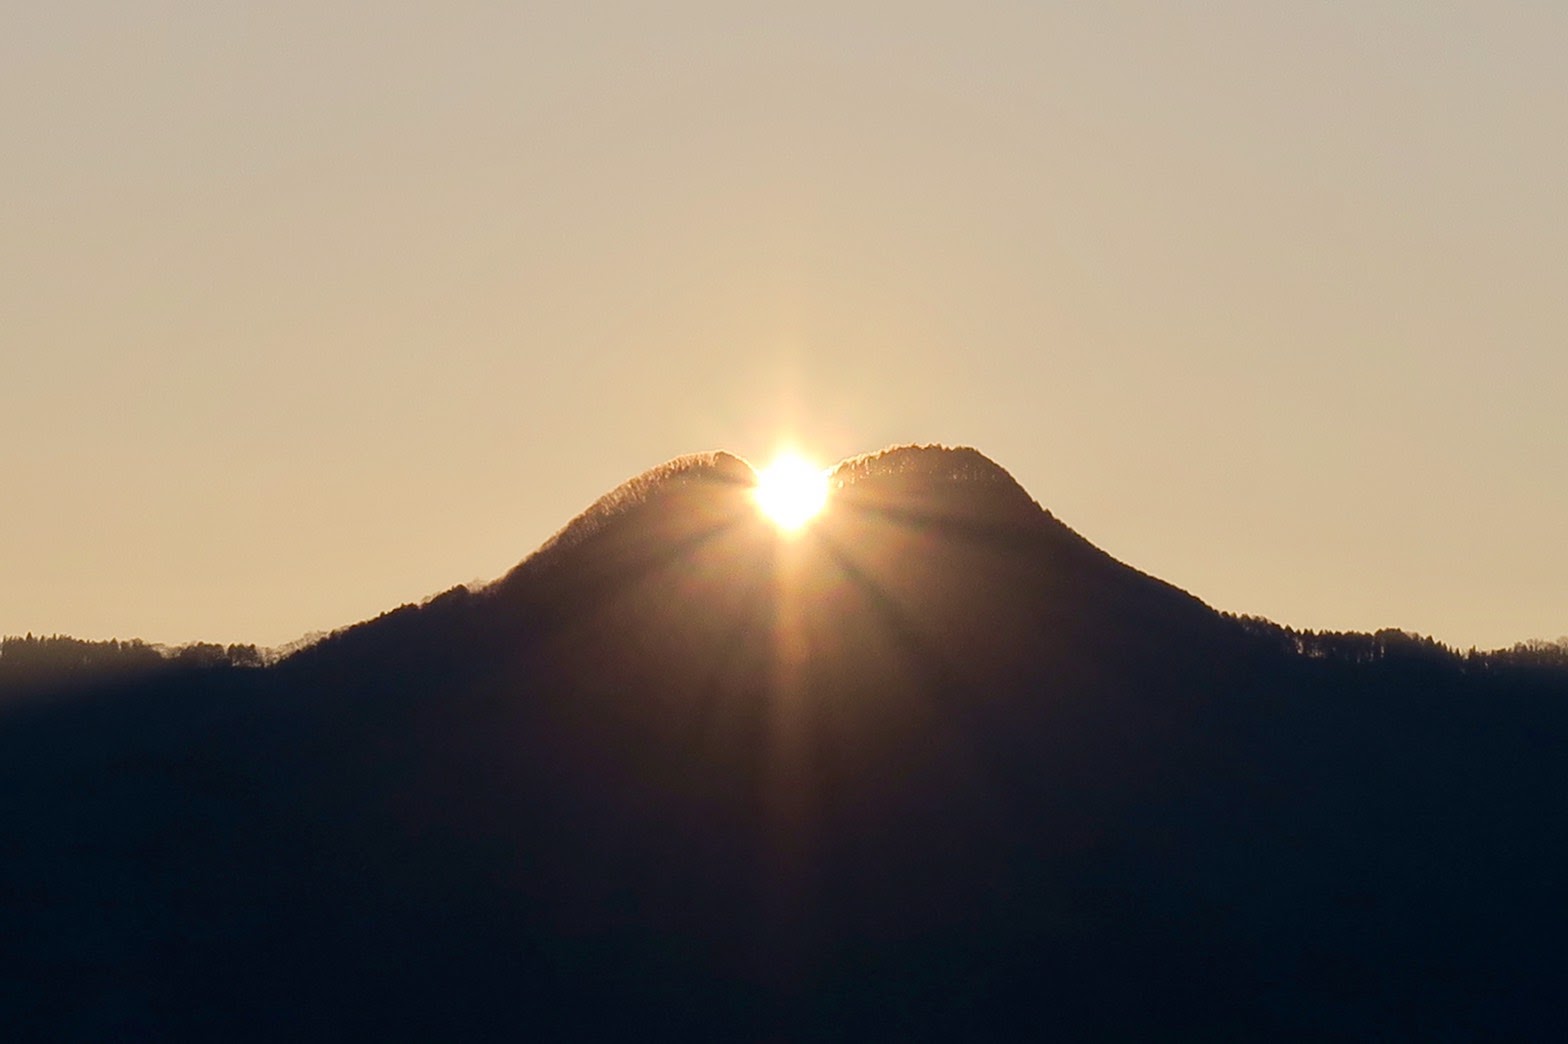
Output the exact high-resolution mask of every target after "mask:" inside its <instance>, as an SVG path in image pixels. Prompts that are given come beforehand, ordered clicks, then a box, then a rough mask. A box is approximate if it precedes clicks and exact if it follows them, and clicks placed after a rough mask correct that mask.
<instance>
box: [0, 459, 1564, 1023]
mask: <svg viewBox="0 0 1568 1044" xmlns="http://www.w3.org/2000/svg"><path fill="white" fill-rule="evenodd" d="M831 481H832V496H831V500H830V506H829V509H828V511H827V512H825V513H824V515H823V516H822V517H821V518H820V519H818V520H817V521H816V522H815V523H814V524H813V525H811V526H810V527H808V528H807V529H805V530H804V531H803V532H801V533H800V534H799V535H798V536H795V537H793V538H786V537H784V536H782V535H781V534H780V533H779V532H778V531H777V530H776V529H775V528H774V527H773V526H772V525H770V524H769V523H767V522H766V521H765V520H763V519H762V518H761V516H760V515H759V514H758V512H757V510H756V509H755V505H754V503H753V501H752V497H751V490H752V485H753V482H754V478H753V474H752V472H751V469H750V468H749V466H748V465H746V464H745V463H744V462H743V461H741V460H739V459H738V458H735V457H732V456H729V455H727V454H713V455H706V456H697V457H688V458H682V459H680V460H677V461H673V462H671V463H670V464H668V465H666V466H664V467H662V468H659V469H655V470H654V471H652V472H649V473H648V474H646V475H644V476H641V477H639V478H637V479H634V480H633V481H631V482H629V483H627V484H626V485H625V486H623V487H621V488H620V489H618V490H616V491H614V492H612V493H611V494H609V495H608V496H606V497H605V498H603V499H602V500H601V501H599V502H598V503H597V504H595V505H593V506H592V507H591V508H590V509H589V510H588V511H587V512H585V513H584V514H583V515H581V516H580V517H578V518H577V519H575V520H573V521H572V522H571V523H570V524H568V525H567V526H566V528H564V529H563V530H562V531H561V532H560V533H559V534H557V535H556V536H555V537H554V538H553V539H552V540H551V541H549V542H548V543H547V544H546V545H545V546H544V547H542V548H540V549H539V551H538V552H536V553H535V554H534V555H532V556H530V557H529V558H528V559H526V560H525V561H523V562H522V563H521V564H520V565H519V566H518V567H517V568H516V569H514V570H513V571H512V572H511V573H509V574H508V575H506V576H505V577H503V578H501V579H500V580H498V581H496V582H495V583H494V584H491V585H489V586H487V587H485V588H483V589H480V590H468V589H465V588H455V589H453V590H452V591H449V592H447V593H445V594H443V595H440V596H438V597H436V598H434V599H432V600H431V601H429V602H427V603H426V604H424V605H421V606H406V607H404V608H402V609H399V610H396V611H393V612H390V613H388V614H386V615H384V616H382V617H379V618H378V619H376V620H372V621H369V622H367V623H364V624H361V625H359V626H357V627H353V628H349V629H347V630H345V631H343V632H341V633H338V634H336V635H334V636H332V637H330V638H328V639H326V640H323V641H322V642H320V643H317V644H316V645H314V646H312V647H310V648H308V649H306V650H304V651H302V652H299V653H297V654H295V655H294V656H292V657H290V658H289V659H287V660H285V661H283V662H282V663H280V664H277V665H275V666H272V667H268V668H251V669H245V668H240V667H234V666H223V665H219V666H213V667H206V668H202V669H196V668H192V669H189V670H184V671H177V672H174V671H169V672H150V673H149V672H141V673H137V674H134V675H129V676H126V677H125V678H123V680H120V681H117V682H113V681H103V680H98V681H95V682H93V683H92V684H87V683H80V684H77V685H75V686H74V687H69V688H66V689H64V690H59V691H55V692H53V693H49V694H35V695H32V696H30V697H29V698H26V699H20V698H18V699H13V700H12V701H10V704H9V707H8V711H7V713H6V715H5V716H4V718H0V823H5V824H7V828H6V829H5V830H4V831H3V832H0V835H3V840H0V844H3V846H4V847H3V848H0V895H3V896H4V899H3V900H0V916H3V921H0V1020H3V1021H4V1023H5V1024H6V1025H8V1026H10V1027H14V1028H16V1029H17V1032H16V1033H13V1034H9V1035H11V1036H13V1037H17V1036H26V1035H28V1034H29V1033H31V1034H33V1035H36V1036H37V1037H39V1038H47V1039H62V1038H64V1039H95V1040H96V1039H105V1038H112V1039H143V1038H146V1039H171V1038H172V1039H214V1038H223V1039H266V1040H276V1039H284V1038H293V1039H298V1038H331V1039H343V1038H360V1037H370V1036H378V1037H384V1036H389V1035H392V1036H397V1037H415V1038H419V1037H438V1036H439V1037H443V1038H454V1039H498V1038H499V1039H516V1038H530V1039H532V1038H545V1039H553V1038H565V1037H570V1038H574V1039H582V1038H594V1037H603V1036H610V1037H638V1038H648V1037H655V1038H660V1037H675V1036H682V1037H685V1036H699V1037H721V1038H741V1039H751V1038H768V1039H823V1038H832V1039H836V1038H864V1037H877V1038H892V1037H922V1038H949V1039H950V1038H955V1037H960V1038H962V1037H970V1038H972V1037H977V1036H978V1037H1020V1036H1031V1037H1037V1036H1060V1037H1063V1038H1067V1039H1133V1038H1161V1039H1171V1038H1191V1039H1204V1040H1212V1039H1216V1038H1221V1039H1265V1038H1268V1039H1281V1038H1292V1039H1306V1038H1312V1039H1323V1038H1345V1039H1372V1038H1389V1037H1398V1038H1421V1039H1473V1038H1475V1037H1478V1036H1491V1037H1499V1038H1508V1037H1512V1038H1517V1039H1547V1038H1549V1037H1551V1036H1555V1035H1557V1034H1558V1033H1559V1032H1560V1031H1561V1030H1562V1029H1563V1028H1565V1027H1564V1023H1565V1021H1568V1020H1565V1019H1564V1016H1563V1013H1562V1010H1561V1007H1560V1002H1559V1000H1558V994H1559V991H1560V986H1561V983H1562V981H1563V976H1564V972H1565V971H1568V957H1565V953H1568V950H1565V947H1564V946H1563V942H1562V940H1563V939H1564V938H1565V929H1568V904H1565V903H1563V902H1562V901H1561V896H1560V888H1559V881H1560V879H1561V878H1562V876H1563V872H1564V871H1565V870H1568V830H1565V823H1568V818H1565V817H1564V814H1563V813H1564V812H1565V805H1568V765H1565V763H1564V761H1563V759H1562V757H1561V750H1562V743H1563V740H1564V738H1565V736H1568V670H1563V669H1561V668H1559V667H1554V666H1552V665H1550V664H1547V665H1546V666H1542V665H1540V664H1535V663H1533V662H1515V661H1513V660H1509V659H1507V658H1497V657H1493V658H1490V659H1486V658H1482V659H1474V658H1472V659H1468V660H1467V659H1464V658H1460V657H1456V656H1454V655H1452V654H1450V653H1447V652H1446V651H1444V650H1441V649H1440V648H1439V647H1435V646H1433V645H1432V644H1431V643H1423V642H1420V641H1418V640H1416V639H1413V638H1410V637H1409V636H1405V635H1402V634H1401V633H1400V632H1379V634H1378V635H1376V636H1354V637H1355V638H1356V640H1354V641H1352V640H1351V639H1352V637H1353V636H1310V635H1300V634H1298V633H1297V632H1294V631H1290V630H1289V629H1286V628H1280V627H1277V626H1275V625H1270V624H1266V623H1264V622H1260V621H1249V620H1242V619H1236V618H1232V617H1229V616H1226V615H1223V614H1221V613H1218V612H1216V611H1214V610H1212V609H1210V608H1209V607H1207V606H1205V605H1204V604H1202V603H1201V602H1199V601H1198V600H1197V599H1194V598H1192V597H1191V596H1189V595H1187V594H1186V593H1184V592H1182V591H1180V590H1178V589H1176V588H1174V587H1172V586H1170V585H1168V584H1165V583H1163V582H1161V581H1159V580H1157V579H1154V578H1152V577H1149V576H1146V575H1144V574H1142V573H1140V572H1138V571H1136V570H1134V569H1132V568H1130V567H1128V566H1126V565H1124V564H1122V563H1120V562H1117V561H1115V560H1114V559H1112V558H1111V557H1110V556H1108V555H1106V554H1104V553H1103V552H1101V551H1100V550H1098V549H1097V548H1095V547H1094V546H1093V545H1091V544H1090V543H1089V542H1088V541H1086V540H1084V539H1083V538H1082V537H1080V536H1078V535H1077V534H1076V533H1074V532H1073V531H1072V530H1071V529H1069V528H1068V527H1067V526H1065V525H1064V524H1062V523H1061V522H1060V521H1058V520H1057V519H1055V518H1054V517H1053V516H1052V515H1051V514H1049V513H1048V512H1046V511H1045V510H1043V509H1042V508H1041V507H1040V506H1039V505H1038V504H1037V503H1036V502H1035V501H1034V500H1033V499H1032V498H1031V497H1030V496H1029V495H1028V493H1026V492H1025V491H1024V490H1023V489H1022V488H1020V487H1019V486H1018V485H1017V483H1015V482H1014V481H1013V479H1012V478H1011V477H1010V476H1009V475H1008V474H1007V473H1006V472H1005V471H1004V470H1002V469H1001V468H1000V467H998V466H997V465H996V464H994V463H993V462H991V461H990V460H988V459H986V458H985V457H984V456H982V455H980V454H979V453H977V452H975V451H973V450H968V449H945V448H940V447H903V448H898V449H893V450H889V451H885V452H883V453H880V454H874V455H871V456H868V457H863V458H857V459H854V460H851V461H847V462H845V463H843V464H841V465H839V466H838V467H837V468H836V469H835V470H834V472H833V474H832V480H831ZM1362 638H1364V639H1365V641H1364V642H1363V641H1360V639H1362ZM1345 650H1349V651H1345Z"/></svg>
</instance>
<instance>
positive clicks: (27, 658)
mask: <svg viewBox="0 0 1568 1044" xmlns="http://www.w3.org/2000/svg"><path fill="white" fill-rule="evenodd" d="M268 661H269V656H268V655H267V653H266V652H265V651H263V650H262V649H259V648H257V647H256V646H255V645H253V644H244V645H242V644H231V645H219V644H218V643H216V642H191V643H189V644H187V645H178V646H165V645H153V644H149V643H148V642H144V641H142V640H141V639H139V638H133V639H130V640H129V641H122V640H119V639H115V638H110V639H108V640H106V641H90V640H87V639H83V638H72V637H70V636H69V635H63V634H54V635H37V636H35V635H33V634H31V633H29V634H27V635H24V636H18V635H7V636H6V637H4V638H0V692H14V691H17V690H38V689H54V688H61V687H65V686H78V685H92V684H96V683H99V682H110V681H121V680H131V679H135V678H141V677H145V676H149V675H155V674H163V673H168V672H171V671H190V670H210V669H213V668H222V667H234V668H254V667H263V666H266V665H267V663H268Z"/></svg>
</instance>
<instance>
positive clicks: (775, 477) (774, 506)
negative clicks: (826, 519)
mask: <svg viewBox="0 0 1568 1044" xmlns="http://www.w3.org/2000/svg"><path fill="white" fill-rule="evenodd" d="M752 496H753V497H755V498H756V501H757V508H758V510H760V511H761V512H762V513H763V514H764V515H766V516H767V517H768V519H769V520H770V521H771V522H772V523H773V524H774V525H776V526H778V527H779V529H781V530H782V531H784V532H785V533H796V532H799V531H800V529H801V528H802V527H804V526H805V524H806V523H807V522H810V521H811V520H812V519H813V518H815V517H816V516H817V515H819V514H820V513H821V512H822V509H823V508H824V507H826V506H827V502H828V474H827V472H825V471H823V470H822V469H821V468H818V467H815V466H813V465H812V464H811V462H810V461H807V460H805V459H803V458H801V457H799V456H796V455H795V454H793V453H786V454H783V455H782V456H780V457H778V458H777V459H775V460H774V461H773V463H772V464H769V465H768V466H767V467H765V468H763V469H762V470H761V471H759V472H758V473H757V488H756V490H754V491H753V493H752Z"/></svg>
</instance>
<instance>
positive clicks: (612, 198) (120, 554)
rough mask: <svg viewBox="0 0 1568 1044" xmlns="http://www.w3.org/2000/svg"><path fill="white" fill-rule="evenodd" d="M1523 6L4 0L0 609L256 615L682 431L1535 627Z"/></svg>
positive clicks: (1547, 38) (1542, 104) (1552, 112)
mask: <svg viewBox="0 0 1568 1044" xmlns="http://www.w3.org/2000/svg"><path fill="white" fill-rule="evenodd" d="M1564 41H1568V7H1565V6H1564V5H1562V4H1559V3H1554V2H1539V3H1507V2H1497V0H1492V2H1487V3H1445V2H1439V0H1421V2H1393V0H1390V2H1357V3H1323V2H1311V3H1307V2H1301V3H1291V2H1284V3H1270V4H1257V3H1250V2H1246V3H1242V2H1238V3H1203V2H1198V3H1188V4H1144V3H1121V2H1099V3H1094V4H1052V3H1044V2H1035V3H1016V4H1015V3H994V4H974V3H951V4H947V3H919V2H910V0H900V2H896V3H894V2H887V3H845V2H835V3H812V2H792V3H790V4H766V5H763V4H735V3H661V4H602V3H588V2H584V3H571V4H566V3H562V4H523V3H493V4H482V3H463V2H452V0H448V2H444V3H441V4H428V5H415V4H407V3H393V2H385V0H383V2H379V3H364V4H331V3H326V4H323V3H321V2H320V0H312V2H310V3H300V2H293V0H270V2H267V3H254V4H250V3H225V4H213V3H208V2H193V3H159V2H147V3H138V4H120V3H108V2H79V0H60V2H52V3H49V4H8V5H5V7H4V8H3V10H0V142H3V150H4V152H3V156H4V162H3V163H0V633H3V634H13V633H24V632H27V631H32V632H34V633H55V632H60V633H68V634H74V635H77V636H79V637H88V638H109V637H120V638H131V637H141V638H144V639H146V640H148V641H157V642H167V643H177V642H185V641H192V640H198V639H200V640H210V641H223V642H229V641H250V642H257V643H260V644H267V645H270V644H277V643H282V642H287V641H290V640H292V639H295V638H298V637H300V636H301V635H303V634H305V633H307V632H312V631H320V630H328V629H331V628H334V627H340V626H345V625H348V624H351V623H354V622H357V621H359V620H361V619H365V618H368V617H370V616H374V615H375V614H377V613H379V612H381V611H383V610H386V609H389V608H392V607H394V606H396V605H398V604H400V603H403V602H408V601H418V600H420V599H422V598H424V597H426V596H429V595H431V594H434V593H436V592H438V591H441V590H444V589H445V588H448V587H450V586H452V585H454V584H457V583H465V582H471V581H475V580H485V579H490V578H493V577H496V576H498V575H500V574H501V573H503V572H504V571H506V570H507V569H508V568H510V567H511V566H512V565H513V564H515V563H516V562H517V561H519V560H521V559H522V558H523V557H525V556H526V555H527V554H528V553H529V552H530V551H532V550H533V549H534V548H536V547H537V546H538V545H539V544H540V543H542V542H543V541H544V540H545V539H546V538H547V537H549V536H550V535H551V533H553V532H554V531H555V530H556V529H558V528H559V527H560V526H562V525H564V524H565V523H566V522H567V521H568V520H569V519H570V518H571V517H572V516H574V515H575V514H577V513H578V512H579V511H581V510H582V509H583V508H585V507H586V506H587V505H588V504H589V503H590V502H591V501H592V500H594V499H595V498H596V497H598V496H599V495H600V494H602V493H604V492H606V491H608V490H609V489H610V488H612V487H613V486H615V485H616V484H618V483H619V482H621V481H622V480H624V479H626V478H628V477H630V476H632V475H635V474H636V473H638V472H640V471H642V470H644V469H646V468H648V467H651V466H654V465H656V464H659V463H661V462H662V461H664V460H666V459H668V458H670V457H674V456H677V455H680V454H684V453H690V452H696V451H702V450H711V449H728V450H731V451H733V452H736V453H739V454H741V455H742V456H745V457H748V458H750V459H754V460H758V461H759V462H760V461H763V460H766V459H767V458H768V457H770V456H771V455H772V454H773V452H774V451H775V450H776V449H777V448H778V447H779V446H781V445H782V444H784V443H792V444H793V445H795V446H796V447H798V448H799V449H801V450H803V451H805V452H807V453H809V454H811V455H814V456H815V457H816V458H817V459H819V460H821V461H822V462H823V463H829V462H832V461H834V460H837V459H838V458H841V457H844V456H849V455H852V454H857V453H863V452H868V451H872V450H875V449H878V448H880V447H882V446H885V445H888V444H891V443H907V442H922V443H924V442H942V443H949V444H961V445H972V446H974V447H976V448H978V449H979V450H981V451H982V452H983V453H985V454H986V455H988V456H990V457H991V458H992V459H994V460H995V461H997V462H998V463H999V464H1001V465H1002V466H1003V467H1005V468H1007V469H1008V470H1009V471H1010V472H1011V473H1012V474H1013V475H1014V477H1016V478H1017V479H1018V481H1019V482H1020V483H1022V484H1023V486H1024V487H1025V488H1026V489H1028V490H1029V492H1030V493H1031V494H1032V495H1033V496H1034V497H1035V498H1036V499H1037V500H1039V501H1040V502H1041V504H1042V505H1044V506H1045V507H1046V508H1047V509H1049V510H1050V511H1052V512H1053V513H1054V514H1055V515H1056V516H1057V517H1059V518H1060V519H1062V521H1064V522H1066V523H1067V524H1068V525H1070V526H1072V527H1073V528H1075V529H1076V530H1078V531H1079V532H1080V533H1082V534H1083V535H1084V536H1085V537H1087V538H1088V539H1089V540H1091V541H1093V542H1094V543H1096V544H1098V545H1099V546H1100V547H1102V548H1104V549H1105V550H1107V551H1109V552H1110V553H1111V554H1113V555H1115V556H1116V557H1118V558H1120V559H1122V560H1123V561H1126V562H1128V563H1129V564H1131V565H1133V566H1135V567H1137V568H1139V569H1141V570H1143V571H1145V572H1148V573H1151V574H1153V575H1156V576H1159V577H1161V578H1163V579H1166V580H1168V581H1170V582H1172V583H1174V584H1176V585H1177V586H1179V587H1182V588H1184V589H1186V590H1188V591H1190V592H1192V593H1193V594H1195V595H1197V596H1198V597H1199V598H1202V599H1203V600H1204V601H1206V602H1208V603H1209V604H1211V605H1213V606H1215V607H1216V608H1219V609H1224V610H1229V611H1233V612H1239V613H1255V614H1261V615H1264V616H1268V617H1270V618H1272V619H1275V620H1278V621H1280V622H1282V623H1287V624H1292V625H1295V626H1299V627H1312V628H1334V629H1362V630H1370V629H1375V628H1379V627H1401V628H1405V629H1408V630H1414V631H1419V632H1421V633H1424V634H1430V635H1433V636H1435V637H1437V638H1439V639H1441V640H1443V641H1446V642H1449V643H1451V644H1454V645H1457V646H1460V647H1462V648H1463V647H1468V646H1471V645H1477V646H1480V647H1483V648H1487V647H1496V646H1502V645H1508V644H1512V643H1513V642H1515V641H1517V640H1522V639H1528V638H1555V637H1557V636H1559V635H1563V634H1565V633H1568V539H1565V536H1568V477H1565V475H1568V467H1565V465H1568V296H1565V287H1568V192H1565V191H1564V186H1565V185H1568V63H1565V62H1564V61H1563V60H1562V55H1563V49H1564Z"/></svg>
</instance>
